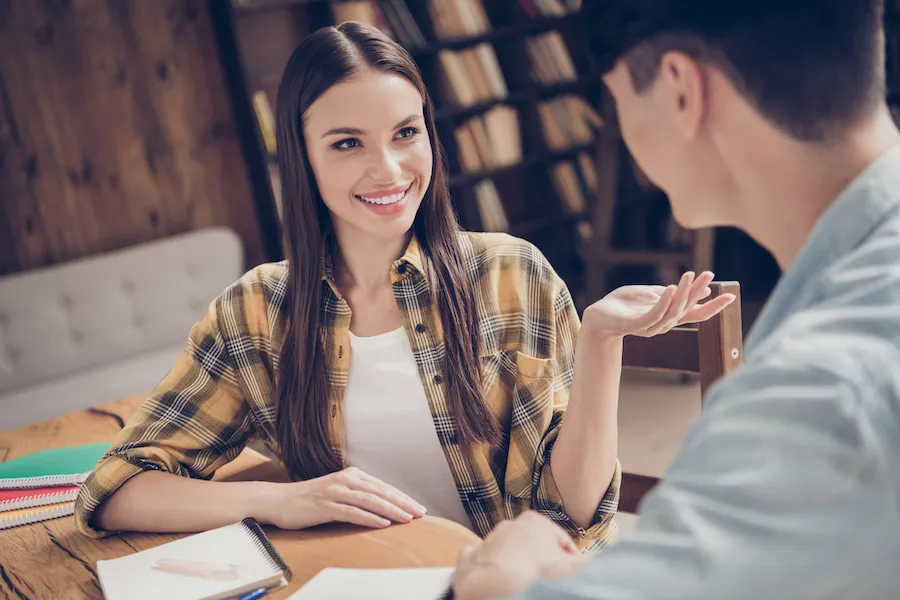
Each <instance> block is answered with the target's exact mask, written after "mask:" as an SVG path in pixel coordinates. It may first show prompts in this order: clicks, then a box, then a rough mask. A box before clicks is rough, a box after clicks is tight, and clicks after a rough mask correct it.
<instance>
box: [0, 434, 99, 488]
mask: <svg viewBox="0 0 900 600" xmlns="http://www.w3.org/2000/svg"><path fill="white" fill-rule="evenodd" d="M109 446H110V443H109V442H102V443H99V444H86V445H82V446H69V447H66V448H52V449H50V450H41V451H39V452H34V453H32V454H26V455H25V456H22V457H19V458H14V459H12V460H8V461H6V462H5V463H0V490H8V489H15V488H34V487H47V486H55V485H74V484H78V483H82V482H84V480H85V479H87V476H88V474H90V472H91V471H93V470H94V467H95V466H97V463H98V462H99V461H100V459H101V458H102V457H103V454H104V453H105V452H106V451H107V450H108V449H109Z"/></svg>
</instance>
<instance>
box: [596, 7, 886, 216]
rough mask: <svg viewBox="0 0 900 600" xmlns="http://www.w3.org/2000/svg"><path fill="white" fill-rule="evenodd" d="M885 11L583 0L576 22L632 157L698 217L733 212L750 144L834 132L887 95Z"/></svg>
mask: <svg viewBox="0 0 900 600" xmlns="http://www.w3.org/2000/svg"><path fill="white" fill-rule="evenodd" d="M882 12H883V0H787V1H786V0H728V1H723V0H585V2H584V8H583V9H582V13H583V17H584V18H583V19H582V22H583V23H584V27H585V29H584V31H585V36H586V39H587V41H588V43H589V44H590V47H591V51H592V55H593V57H594V58H595V59H596V60H597V62H598V66H599V68H600V70H601V71H602V72H603V73H605V74H606V82H607V84H608V86H609V88H610V90H611V91H612V93H613V95H614V96H615V97H616V100H617V105H618V109H619V118H620V126H621V129H622V133H623V136H624V138H625V141H626V143H627V144H628V146H629V148H630V149H631V151H632V153H633V155H634V157H635V159H636V160H637V161H638V163H639V164H640V165H641V167H642V168H643V169H644V171H645V172H646V173H647V175H648V176H649V177H650V178H651V179H652V180H653V181H654V182H655V183H657V184H658V185H659V186H660V187H662V188H663V190H664V191H666V192H667V193H668V194H669V197H670V199H671V201H672V205H673V211H674V213H675V216H676V218H678V220H679V221H680V222H681V223H682V224H683V225H685V226H688V227H703V226H709V225H726V224H734V223H733V222H731V221H733V218H734V215H733V208H731V207H729V205H728V202H729V199H730V198H731V197H733V196H734V195H735V189H736V187H739V183H740V182H736V181H735V167H738V168H739V167H740V163H742V162H743V161H744V160H745V159H747V158H749V157H750V155H751V154H753V153H756V154H757V155H758V156H762V155H763V154H764V153H767V152H772V151H773V150H776V146H781V147H784V148H787V147H791V146H794V147H804V146H816V145H822V146H829V145H833V144H835V143H839V142H840V141H841V140H842V139H843V138H844V136H845V135H846V134H847V133H848V132H849V131H851V130H853V128H854V127H855V126H857V125H858V124H859V123H861V122H863V121H865V120H866V119H868V118H869V117H870V116H872V115H873V113H875V111H877V110H878V109H879V108H880V107H882V106H883V103H884V94H885V82H884V50H883V47H884V43H883V33H882ZM777 154H778V153H777V152H774V153H773V156H776V155H777ZM763 159H764V157H763Z"/></svg>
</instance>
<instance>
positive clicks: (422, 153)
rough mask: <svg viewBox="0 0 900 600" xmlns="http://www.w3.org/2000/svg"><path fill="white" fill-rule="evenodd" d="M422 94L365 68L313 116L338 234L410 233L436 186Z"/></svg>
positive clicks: (321, 177)
mask: <svg viewBox="0 0 900 600" xmlns="http://www.w3.org/2000/svg"><path fill="white" fill-rule="evenodd" d="M422 102H423V99H422V96H421V95H420V94H419V92H418V90H417V89H416V88H415V86H414V85H413V84H412V83H410V82H409V80H407V79H406V78H404V77H402V76H399V75H393V74H387V73H381V72H378V71H373V70H365V71H362V72H360V73H358V74H356V75H354V76H353V77H351V78H350V79H347V80H345V81H343V82H341V83H338V84H336V85H334V86H332V87H331V88H330V89H329V90H328V91H327V92H325V93H324V94H322V96H320V97H319V98H318V99H317V100H316V101H315V102H313V104H312V105H310V107H309V109H308V110H307V111H306V114H305V115H304V123H303V135H304V139H305V141H306V148H307V154H308V156H309V161H310V164H311V165H312V170H313V173H314V175H315V178H316V183H317V184H318V186H319V193H320V194H321V196H322V200H323V201H324V202H325V205H326V206H327V207H328V209H329V210H330V211H331V215H332V218H333V221H334V226H335V229H336V230H337V231H338V232H341V231H344V232H346V233H364V234H369V235H375V236H376V237H380V238H386V239H387V238H394V237H397V236H402V235H404V234H406V233H407V232H408V231H409V230H410V228H411V227H412V224H413V220H414V219H415V217H416V211H418V210H419V205H420V204H421V203H422V197H423V196H424V195H425V190H427V189H428V185H429V183H430V182H431V169H432V163H433V159H432V154H431V141H430V140H429V139H428V132H427V131H426V129H425V119H424V116H423V107H422Z"/></svg>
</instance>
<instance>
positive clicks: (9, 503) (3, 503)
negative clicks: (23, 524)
mask: <svg viewBox="0 0 900 600" xmlns="http://www.w3.org/2000/svg"><path fill="white" fill-rule="evenodd" d="M77 497H78V490H70V491H63V492H52V493H50V494H40V495H39V496H30V497H27V498H22V499H21V500H0V517H2V516H3V515H2V513H4V512H7V511H11V510H19V509H22V508H37V507H40V506H46V505H48V504H59V503H61V502H72V501H74V500H75V498H77Z"/></svg>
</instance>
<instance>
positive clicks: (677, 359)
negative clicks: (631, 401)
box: [619, 282, 744, 513]
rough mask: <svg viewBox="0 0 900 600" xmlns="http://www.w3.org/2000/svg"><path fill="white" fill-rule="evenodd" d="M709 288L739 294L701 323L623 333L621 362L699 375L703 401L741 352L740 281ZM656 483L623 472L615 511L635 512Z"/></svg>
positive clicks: (628, 366) (736, 363)
mask: <svg viewBox="0 0 900 600" xmlns="http://www.w3.org/2000/svg"><path fill="white" fill-rule="evenodd" d="M710 288H711V289H712V294H710V296H709V298H708V300H711V299H712V298H716V297H718V296H721V295H722V294H734V295H735V296H736V297H737V298H736V300H735V301H734V302H732V303H731V304H730V305H729V306H728V307H727V308H726V309H725V310H723V311H722V312H721V313H719V314H718V315H716V316H715V317H713V318H711V319H709V320H708V321H705V322H703V323H700V325H699V326H694V327H677V328H675V329H673V330H671V331H669V332H668V333H665V334H663V335H659V336H656V337H653V338H639V337H627V338H625V347H624V354H623V360H622V365H623V367H624V368H626V369H642V370H650V371H668V372H672V373H686V374H696V375H699V376H700V394H701V405H702V401H703V398H705V396H706V392H707V391H708V390H709V388H710V386H711V385H712V384H713V383H715V382H716V380H718V379H719V378H720V377H722V376H724V375H727V374H728V373H730V372H731V371H734V370H735V369H737V368H738V367H739V366H740V364H741V362H742V361H743V354H744V347H743V333H742V329H741V291H740V285H739V284H738V283H737V282H717V283H712V284H710ZM658 482H659V479H658V478H657V477H649V476H646V475H638V474H635V473H623V474H622V489H621V494H620V498H619V511H621V512H626V513H635V512H637V508H638V505H639V504H640V502H641V500H643V498H644V496H645V495H646V494H647V493H648V492H649V491H650V490H651V489H652V488H653V486H655V485H656V484H657V483H658Z"/></svg>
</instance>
